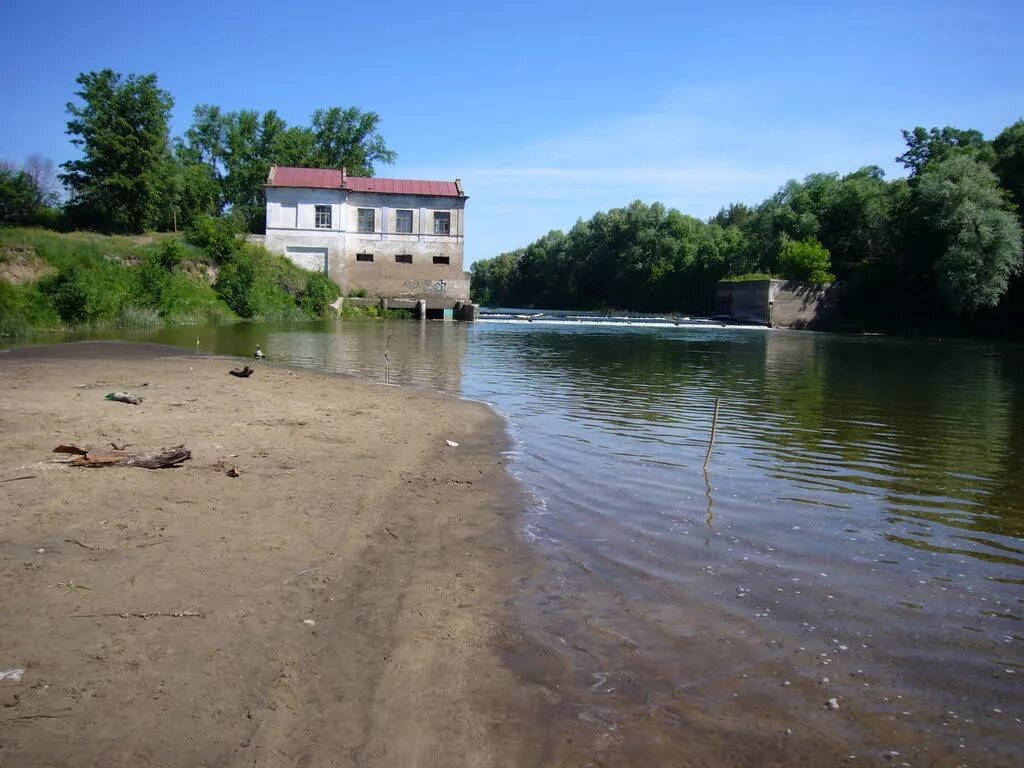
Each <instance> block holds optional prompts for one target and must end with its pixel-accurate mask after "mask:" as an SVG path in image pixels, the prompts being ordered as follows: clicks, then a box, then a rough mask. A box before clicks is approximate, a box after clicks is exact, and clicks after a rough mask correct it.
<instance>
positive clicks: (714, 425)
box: [704, 397, 718, 469]
mask: <svg viewBox="0 0 1024 768" xmlns="http://www.w3.org/2000/svg"><path fill="white" fill-rule="evenodd" d="M717 429H718V398H717V397H716V398H715V415H714V417H713V418H712V419H711V440H709V441H708V452H707V455H706V456H705V457H704V469H707V468H708V462H710V461H711V449H712V448H714V447H715V430H717Z"/></svg>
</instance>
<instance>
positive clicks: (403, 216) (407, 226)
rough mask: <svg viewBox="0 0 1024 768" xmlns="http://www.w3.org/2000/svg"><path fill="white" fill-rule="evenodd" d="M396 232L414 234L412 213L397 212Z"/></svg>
mask: <svg viewBox="0 0 1024 768" xmlns="http://www.w3.org/2000/svg"><path fill="white" fill-rule="evenodd" d="M395 232H398V233H400V234H404V235H411V234H412V211H395Z"/></svg>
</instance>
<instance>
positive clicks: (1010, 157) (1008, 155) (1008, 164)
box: [992, 120, 1024, 217]
mask: <svg viewBox="0 0 1024 768" xmlns="http://www.w3.org/2000/svg"><path fill="white" fill-rule="evenodd" d="M992 148H993V149H994V150H995V153H996V164H995V171H996V173H997V174H998V176H999V183H1000V184H1001V185H1002V187H1003V189H1005V190H1006V191H1007V192H1009V193H1010V196H1011V197H1012V198H1013V202H1014V203H1015V204H1016V206H1017V214H1018V216H1021V217H1024V120H1018V121H1017V122H1016V123H1014V124H1013V125H1011V126H1010V127H1009V128H1007V129H1005V130H1004V131H1003V132H1002V133H1000V134H999V135H998V136H996V137H995V139H993V141H992Z"/></svg>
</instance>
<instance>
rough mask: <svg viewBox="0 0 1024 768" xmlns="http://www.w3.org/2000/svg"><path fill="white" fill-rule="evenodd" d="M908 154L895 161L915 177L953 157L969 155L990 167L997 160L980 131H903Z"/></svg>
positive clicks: (949, 129)
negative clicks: (933, 165) (936, 162)
mask: <svg viewBox="0 0 1024 768" xmlns="http://www.w3.org/2000/svg"><path fill="white" fill-rule="evenodd" d="M903 140H904V141H905V142H906V143H907V151H906V152H904V153H903V154H902V155H900V156H899V157H897V158H896V162H898V163H902V164H903V166H904V167H905V168H907V170H909V171H910V172H911V174H912V175H914V176H916V175H918V174H919V173H921V172H922V171H923V170H924V168H925V166H926V165H928V163H930V162H932V161H941V160H945V159H946V158H947V157H949V156H950V155H953V154H968V155H971V156H973V157H975V158H977V159H979V160H981V161H982V162H984V163H987V164H988V165H991V164H992V162H993V161H994V160H995V156H994V153H993V151H992V147H991V146H990V145H989V143H988V142H987V141H985V137H984V136H983V135H982V134H981V132H980V131H975V130H962V129H960V128H953V127H951V126H948V125H947V126H946V127H945V128H931V129H927V130H926V129H924V128H922V127H920V126H918V127H917V128H915V129H914V130H912V131H903Z"/></svg>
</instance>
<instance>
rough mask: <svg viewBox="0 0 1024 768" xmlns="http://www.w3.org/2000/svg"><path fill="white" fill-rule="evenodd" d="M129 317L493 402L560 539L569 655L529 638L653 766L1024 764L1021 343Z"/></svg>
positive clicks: (324, 366) (556, 571)
mask: <svg viewBox="0 0 1024 768" xmlns="http://www.w3.org/2000/svg"><path fill="white" fill-rule="evenodd" d="M389 334H390V338H389ZM116 336H117V337H119V338H134V339H140V340H147V341H157V342H164V343H171V344H176V345H178V346H182V347H185V348H189V349H194V348H195V347H196V342H197V340H198V346H199V348H200V349H201V350H202V351H204V352H216V353H222V354H238V355H249V354H251V352H252V350H253V349H255V345H256V344H257V343H259V344H261V345H262V347H263V349H264V350H266V352H267V354H268V356H269V357H270V359H271V360H272V361H273V362H274V363H275V364H279V365H286V366H292V365H294V366H305V367H310V368H316V369H321V370H327V371H334V372H343V373H350V374H354V375H357V376H361V377H365V378H368V379H373V380H382V379H383V376H384V363H383V354H384V350H385V347H386V346H387V348H388V353H389V361H390V379H391V382H392V383H399V384H410V385H416V386H423V387H428V388H431V389H437V390H441V391H444V392H448V393H452V394H457V395H461V396H464V397H468V398H472V399H478V400H484V401H487V402H488V403H491V404H492V405H493V406H494V407H495V408H496V409H497V410H498V411H499V412H501V413H502V414H503V415H504V416H505V417H506V419H507V421H508V423H509V428H510V432H511V435H512V438H513V443H514V446H515V449H514V454H513V458H512V463H511V466H512V469H513V471H514V472H515V473H516V475H517V476H518V477H519V478H520V479H521V480H522V482H523V483H524V484H525V486H526V488H527V489H528V491H529V492H530V494H531V495H532V497H533V499H534V505H533V507H532V508H531V509H529V510H526V511H525V512H524V516H523V523H522V534H523V536H524V537H526V538H527V539H528V540H529V541H530V542H531V545H532V546H534V547H536V548H537V550H538V551H539V552H540V553H541V554H542V555H543V557H544V559H545V562H546V563H547V567H546V568H545V570H544V573H543V574H541V575H539V576H536V577H530V579H529V580H528V581H529V583H527V581H526V580H524V582H523V583H521V584H518V585H517V588H518V589H519V590H520V595H521V597H520V598H519V599H520V601H521V603H522V605H521V606H520V607H521V608H522V610H523V611H524V612H525V614H526V615H527V616H528V617H529V618H528V620H527V624H528V625H529V630H530V632H532V633H533V634H534V635H535V636H536V638H538V641H539V642H541V643H543V644H544V645H546V646H547V647H549V648H550V649H551V650H552V652H553V653H554V654H556V655H558V656H559V657H560V661H559V662H558V664H555V665H554V666H553V667H551V669H547V668H542V667H537V666H531V665H530V664H529V663H528V662H527V661H526V660H524V659H519V660H518V661H515V660H514V663H517V664H519V666H520V674H521V675H522V677H523V678H524V679H525V680H528V681H530V682H532V683H534V684H537V685H547V686H549V687H551V688H552V689H554V688H556V687H557V688H559V693H558V696H557V702H556V703H557V707H559V708H560V709H561V710H562V711H563V713H568V715H569V716H570V717H571V718H572V719H573V720H574V721H576V722H578V723H580V724H582V725H581V726H580V727H581V728H582V727H586V728H589V729H591V730H594V729H597V730H601V731H604V732H606V733H607V734H610V736H609V738H610V739H611V740H612V741H614V740H616V739H617V740H619V741H622V740H623V739H625V740H629V739H633V740H634V741H635V742H636V743H637V744H640V747H638V748H637V749H634V751H633V752H632V754H634V755H644V754H649V755H650V756H652V758H651V764H653V763H654V762H658V760H657V759H655V757H653V756H658V755H664V754H667V752H659V751H658V749H659V747H658V746H657V745H661V747H660V748H663V749H665V750H670V749H672V748H674V746H677V745H678V744H681V743H684V742H685V739H686V738H697V737H700V738H705V739H707V740H709V743H714V744H715V745H716V749H718V750H719V754H724V753H725V752H728V748H729V744H730V743H731V741H732V740H733V739H735V737H736V733H737V729H742V730H744V731H745V732H746V733H747V734H748V736H749V740H748V741H747V747H746V748H747V749H748V750H749V748H750V746H751V745H752V744H753V745H759V748H762V747H763V748H767V749H774V748H775V747H774V746H772V745H775V746H777V744H778V742H777V741H775V739H777V738H779V735H780V734H785V735H786V736H791V737H792V738H793V739H797V738H798V737H799V736H800V735H801V732H802V731H801V729H802V730H803V732H806V733H808V734H812V735H814V736H815V738H817V737H818V736H819V735H820V734H824V733H829V734H831V736H830V738H833V741H834V742H835V744H834V745H833V746H835V745H838V746H835V749H841V750H842V751H843V752H844V753H845V752H847V751H850V752H851V754H855V752H856V749H855V748H856V747H862V748H863V749H864V750H866V752H865V754H864V757H870V756H873V757H875V758H878V759H884V760H885V762H891V763H892V764H895V765H900V764H901V763H909V764H912V765H947V764H948V765H1011V764H1014V763H1016V764H1021V763H1022V761H1024V743H1022V742H1024V737H1022V735H1021V734H1022V733H1024V727H1022V725H1021V719H1022V718H1024V685H1022V682H1024V653H1022V641H1024V625H1022V623H1021V621H1022V619H1024V590H1022V584H1024V541H1022V539H1024V348H1022V347H1021V346H1017V345H997V344H990V343H983V342H961V341H939V340H906V339H891V338H883V337H868V336H840V335H830V334H812V333H803V332H788V331H777V330H765V329H752V328H742V329H740V328H723V327H718V326H714V325H697V326H691V325H681V326H678V327H677V326H673V325H664V324H662V325H659V326H655V327H647V326H644V325H643V323H641V322H635V323H632V324H624V323H616V324H613V325H606V324H590V323H584V322H556V323H550V324H548V323H544V322H539V321H538V322H495V321H490V322H488V321H484V322H480V323H476V324H461V323H450V322H449V323H444V322H424V323H417V322H412V321H388V322H380V321H365V322H360V321H343V322H340V323H326V322H325V323H307V324H297V325H287V326H274V325H251V324H238V325H229V326H219V327H203V328H198V329H197V328H170V329H160V330H155V331H139V332H118V333H117V334H116ZM92 337H97V335H96V334H93V335H92ZM100 337H102V335H100ZM716 398H717V399H719V403H720V406H719V415H718V422H717V432H716V437H715V441H714V444H713V446H712V449H711V452H710V455H709V456H708V445H709V439H710V435H711V427H712V419H713V412H714V403H715V400H716ZM706 458H707V459H708V460H707V467H706V470H705V466H704V465H705V459H706ZM570 689H571V690H570ZM829 699H835V701H836V703H837V704H838V707H839V708H838V709H837V710H833V709H830V708H829V706H828V700H829ZM553 706H554V705H553ZM710 710H713V711H714V712H715V713H716V715H715V717H714V718H711V717H709V716H708V715H707V712H708V711H710ZM638 722H640V723H641V726H640V727H639V728H634V729H633V730H632V731H631V730H630V727H631V726H636V724H637V723H638ZM836 734H839V735H838V736H836ZM644 745H646V747H645V746H644ZM652 745H654V746H652ZM634 746H636V744H634ZM647 748H649V749H648V752H644V749H647ZM779 749H781V748H778V749H776V753H777V754H783V753H782V752H779ZM723 750H724V751H723ZM887 750H892V751H893V752H899V753H900V754H899V755H894V754H886V752H887ZM799 754H800V758H799V759H794V764H795V763H797V762H803V763H806V764H815V761H814V760H813V759H812V758H808V756H807V752H806V750H804V751H803V752H800V753H799ZM829 754H831V753H829ZM848 759H851V758H848ZM725 762H728V760H723V763H725ZM736 762H740V761H736ZM666 764H667V763H666ZM751 764H757V763H756V761H754V762H753V763H751ZM822 764H828V763H827V762H826V763H822Z"/></svg>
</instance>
